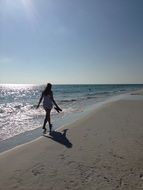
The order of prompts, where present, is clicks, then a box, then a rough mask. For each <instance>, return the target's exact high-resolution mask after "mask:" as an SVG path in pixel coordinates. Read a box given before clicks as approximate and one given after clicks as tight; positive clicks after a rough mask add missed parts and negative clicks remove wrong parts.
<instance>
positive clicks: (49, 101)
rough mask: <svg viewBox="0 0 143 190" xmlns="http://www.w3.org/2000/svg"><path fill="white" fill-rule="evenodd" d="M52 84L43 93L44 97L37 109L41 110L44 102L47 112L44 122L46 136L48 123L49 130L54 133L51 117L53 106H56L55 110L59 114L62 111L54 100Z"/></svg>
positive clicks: (41, 98)
mask: <svg viewBox="0 0 143 190" xmlns="http://www.w3.org/2000/svg"><path fill="white" fill-rule="evenodd" d="M51 89H52V84H50V83H48V84H47V86H46V88H45V90H44V91H43V92H42V95H41V97H40V100H39V103H38V105H37V108H39V105H40V103H41V101H42V100H43V108H44V109H45V111H46V116H45V120H44V124H43V127H42V128H43V129H44V131H43V133H44V134H45V133H46V130H47V129H46V123H47V121H48V123H49V130H50V133H51V131H52V124H51V117H50V113H51V110H52V108H53V104H54V105H55V106H56V107H55V109H56V111H57V112H59V111H62V110H61V109H60V107H59V106H58V105H57V103H56V102H55V100H54V97H53V92H52V90H51Z"/></svg>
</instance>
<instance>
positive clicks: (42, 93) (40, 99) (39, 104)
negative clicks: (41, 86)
mask: <svg viewBox="0 0 143 190" xmlns="http://www.w3.org/2000/svg"><path fill="white" fill-rule="evenodd" d="M42 99H43V93H42V95H41V97H40V99H39V103H38V105H37V109H38V108H39V106H40V103H41V101H42Z"/></svg>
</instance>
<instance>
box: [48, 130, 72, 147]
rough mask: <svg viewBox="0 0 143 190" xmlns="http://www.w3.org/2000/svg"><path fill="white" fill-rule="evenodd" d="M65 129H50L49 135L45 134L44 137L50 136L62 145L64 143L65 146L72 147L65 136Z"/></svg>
mask: <svg viewBox="0 0 143 190" xmlns="http://www.w3.org/2000/svg"><path fill="white" fill-rule="evenodd" d="M67 130H68V129H64V130H63V133H61V132H58V131H52V132H51V133H50V136H46V135H45V137H47V138H50V139H52V140H54V141H56V142H58V143H60V144H62V145H65V146H66V147H67V148H72V143H71V142H70V141H69V140H68V139H67V137H66V133H67Z"/></svg>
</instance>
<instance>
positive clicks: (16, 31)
mask: <svg viewBox="0 0 143 190" xmlns="http://www.w3.org/2000/svg"><path fill="white" fill-rule="evenodd" d="M45 82H52V83H58V84H60V83H143V0H0V83H45Z"/></svg>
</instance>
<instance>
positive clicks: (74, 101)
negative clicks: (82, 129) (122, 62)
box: [0, 84, 143, 143]
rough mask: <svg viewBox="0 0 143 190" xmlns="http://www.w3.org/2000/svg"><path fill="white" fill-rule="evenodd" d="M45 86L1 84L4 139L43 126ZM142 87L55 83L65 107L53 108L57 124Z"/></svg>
mask: <svg viewBox="0 0 143 190" xmlns="http://www.w3.org/2000/svg"><path fill="white" fill-rule="evenodd" d="M44 88H45V85H31V84H2V85H0V143H1V142H2V141H5V140H7V139H9V138H12V137H14V136H17V135H19V134H22V133H26V132H28V131H30V132H32V131H34V130H35V129H37V128H41V127H42V125H43V120H44V117H45V111H44V109H43V107H42V103H41V106H40V108H39V109H36V106H37V104H38V101H39V98H40V96H41V93H42V91H43V90H44ZM140 88H143V85H136V84H134V85H53V88H52V90H53V94H54V99H55V100H56V102H57V104H58V105H59V106H60V107H61V108H62V110H63V111H62V112H61V113H60V114H58V113H57V112H56V111H55V110H54V109H53V110H52V112H51V118H52V123H53V125H54V128H57V127H60V126H59V125H57V123H60V121H61V120H63V121H64V120H65V121H66V119H67V118H68V117H69V116H70V115H72V114H79V113H82V112H84V111H85V110H86V109H87V108H89V107H90V106H91V105H94V104H96V103H97V102H102V101H105V100H106V99H108V98H109V97H112V96H114V95H118V94H123V93H126V92H129V91H132V90H137V89H140ZM55 121H56V122H55ZM41 131H42V130H41Z"/></svg>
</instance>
